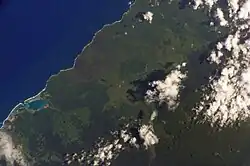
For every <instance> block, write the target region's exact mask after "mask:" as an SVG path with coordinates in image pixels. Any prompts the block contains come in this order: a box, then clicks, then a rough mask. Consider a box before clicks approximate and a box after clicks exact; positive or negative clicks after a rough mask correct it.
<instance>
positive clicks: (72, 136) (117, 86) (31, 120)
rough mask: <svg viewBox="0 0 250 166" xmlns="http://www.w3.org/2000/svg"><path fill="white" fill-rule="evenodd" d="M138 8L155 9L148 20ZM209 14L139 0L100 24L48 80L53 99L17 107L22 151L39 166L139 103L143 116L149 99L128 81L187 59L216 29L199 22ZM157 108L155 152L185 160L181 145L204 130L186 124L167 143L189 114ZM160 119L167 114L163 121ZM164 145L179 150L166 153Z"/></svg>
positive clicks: (80, 145) (86, 142) (84, 142)
mask: <svg viewBox="0 0 250 166" xmlns="http://www.w3.org/2000/svg"><path fill="white" fill-rule="evenodd" d="M140 11H151V12H153V13H154V18H153V23H152V24H149V23H148V22H143V23H139V22H138V20H136V19H135V15H136V14H137V12H140ZM206 21H208V18H207V17H206V15H205V14H204V13H203V12H202V11H193V10H192V9H189V8H185V9H182V10H180V9H179V8H178V2H172V4H169V3H168V2H166V1H162V2H161V3H160V6H157V7H153V8H152V7H150V6H149V5H148V2H147V1H146V0H137V2H136V4H135V5H134V6H133V7H132V8H131V10H130V11H129V13H128V14H126V15H125V16H124V18H123V19H122V21H121V22H119V23H116V24H114V25H112V26H107V27H105V28H104V29H103V30H102V31H101V32H100V33H98V34H97V35H96V37H95V39H94V40H93V42H92V43H91V45H89V46H88V47H86V49H85V50H84V51H83V52H82V53H81V54H80V55H79V57H78V59H77V61H76V65H75V67H74V69H71V70H67V71H62V72H60V73H59V74H58V75H56V76H54V77H52V78H51V79H50V80H49V81H48V86H47V88H46V91H45V92H44V95H45V94H46V98H47V99H48V100H49V102H50V105H52V106H53V107H51V108H47V109H43V110H41V111H39V112H35V113H30V112H23V113H20V115H18V117H17V119H16V120H15V121H14V122H13V126H14V128H13V129H11V132H12V133H13V135H14V136H16V138H17V141H19V142H21V143H22V144H23V145H24V147H28V148H25V152H26V154H27V156H28V157H29V158H30V159H32V160H33V159H34V160H35V161H36V163H35V165H36V166H44V165H46V166H52V165H61V162H62V160H63V155H64V154H65V153H73V152H78V151H80V150H82V149H88V148H90V147H91V146H92V144H93V142H95V141H96V140H97V138H98V137H100V136H104V135H106V134H107V133H108V132H109V131H110V130H111V129H114V128H116V127H117V126H118V125H119V120H118V119H119V118H120V117H122V116H123V117H134V116H135V115H137V113H138V112H139V110H140V109H142V110H144V112H146V116H145V117H148V116H147V115H149V114H150V112H151V111H152V109H151V107H148V106H147V105H146V104H145V103H144V102H143V101H137V102H131V101H130V100H129V99H128V97H127V96H128V93H127V91H128V90H129V89H131V88H133V86H134V85H133V84H132V82H133V81H135V80H137V79H141V78H144V77H146V75H147V74H150V73H151V72H152V71H154V70H158V69H159V70H163V71H167V68H168V67H171V65H172V64H174V63H180V62H183V61H188V60H189V58H190V57H192V56H194V58H196V59H198V58H199V57H198V56H199V54H197V52H202V51H203V50H204V48H205V50H206V49H207V47H208V44H210V43H211V42H214V41H216V40H217V38H218V37H221V36H217V35H218V34H217V33H215V32H212V31H211V29H210V28H209V27H208V26H206V25H204V24H202V23H203V22H206ZM125 25H126V26H125ZM132 26H134V28H133V27H132ZM125 32H126V33H127V35H125ZM221 35H222V34H221ZM194 68H195V70H197V68H196V66H194ZM194 77H195V74H194ZM190 84H191V82H190ZM42 95H43V94H42ZM183 100H184V99H183ZM185 100H186V101H188V100H191V99H190V98H188V99H185ZM191 103H192V102H191ZM162 109H163V110H162V111H164V113H162V114H161V117H163V119H160V120H159V122H157V123H156V124H155V125H156V132H157V133H158V134H159V135H160V136H161V138H160V139H161V144H159V147H156V150H157V151H159V152H163V153H159V155H158V154H157V156H159V157H160V158H159V159H158V157H157V160H158V161H159V162H160V161H161V160H164V161H169V162H170V161H171V162H174V163H175V162H177V163H178V164H177V165H180V164H183V163H184V165H185V162H187V161H189V159H187V158H185V156H186V155H189V154H182V152H179V151H178V149H179V148H180V150H182V149H183V148H184V149H185V148H187V149H188V148H192V147H189V146H192V145H194V144H195V143H196V142H192V140H195V141H197V142H198V141H201V140H202V139H203V137H205V136H206V134H205V135H203V136H201V137H200V139H201V140H200V139H198V138H196V139H193V137H192V135H194V134H195V133H194V134H193V133H192V132H188V131H186V130H185V132H184V133H185V134H184V135H183V137H182V138H181V144H180V145H179V144H177V145H176V144H175V145H171V144H172V143H173V139H176V137H178V136H179V132H180V131H181V130H184V129H185V127H186V125H187V124H182V125H180V123H179V121H181V120H183V121H188V120H186V118H187V117H186V116H185V114H184V113H183V112H185V110H184V111H183V110H182V112H181V110H178V111H179V112H178V111H177V113H176V114H175V113H170V112H167V111H166V110H164V108H162ZM161 120H166V121H167V123H166V125H163V124H162V123H161ZM188 122H189V121H188ZM202 127H206V126H202ZM197 130H199V131H203V130H204V131H207V129H206V128H205V129H202V128H200V129H197ZM197 130H194V132H196V131H197ZM199 131H198V132H199ZM186 139H187V140H186ZM197 139H198V140H197ZM204 140H207V139H206V138H204ZM190 141H191V142H190ZM205 143H206V142H205ZM186 144H187V145H186ZM207 146H209V145H207ZM167 147H169V148H167ZM195 147H196V146H195ZM198 148H199V147H198ZM206 148H207V147H206ZM167 149H168V150H167ZM169 149H177V150H176V151H174V152H173V153H170V150H169ZM194 150H195V148H194ZM205 151H206V150H205ZM185 152H186V151H184V152H183V153H185ZM208 152H209V151H208ZM197 153H198V152H197ZM175 155H176V156H175ZM197 155H199V154H197ZM202 155H203V154H200V156H201V157H200V158H202ZM132 156H133V155H132ZM166 156H167V157H166ZM177 156H181V157H180V158H179V159H178V158H176V157H177ZM161 157H162V158H161ZM125 158H126V157H125ZM168 159H169V160H168ZM119 160H121V158H118V160H117V161H119ZM180 162H183V163H180ZM199 164H202V165H204V164H206V161H201V162H199ZM117 165H119V164H117ZM158 165H159V164H158ZM163 165H166V163H164V164H163ZM193 165H194V164H193Z"/></svg>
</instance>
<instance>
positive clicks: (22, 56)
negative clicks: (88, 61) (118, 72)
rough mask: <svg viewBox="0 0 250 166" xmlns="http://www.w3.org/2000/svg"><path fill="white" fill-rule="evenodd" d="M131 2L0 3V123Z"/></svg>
mask: <svg viewBox="0 0 250 166" xmlns="http://www.w3.org/2000/svg"><path fill="white" fill-rule="evenodd" d="M128 3H129V0H119V1H116V0H91V1H86V0H74V1H69V0H38V1H34V0H0V72H1V79H0V93H1V94H0V122H2V121H3V120H4V119H5V118H6V117H7V116H8V114H9V113H10V111H11V109H12V108H13V107H14V106H15V105H17V104H18V103H20V102H23V101H24V100H25V99H27V98H29V97H31V96H33V95H35V94H37V93H38V92H39V91H41V90H42V89H43V88H44V87H45V84H46V81H47V80H48V78H49V77H50V76H51V75H52V74H57V73H58V72H59V70H61V69H66V68H70V67H72V65H73V63H74V59H75V58H76V56H77V54H78V53H79V52H81V50H82V49H83V47H84V46H85V45H86V44H88V43H89V42H90V41H91V39H92V37H93V35H94V33H95V32H97V31H98V30H99V29H101V28H102V27H103V25H104V24H108V23H112V22H114V21H117V20H120V18H121V16H122V14H123V13H124V12H125V11H127V10H128V8H129V5H128Z"/></svg>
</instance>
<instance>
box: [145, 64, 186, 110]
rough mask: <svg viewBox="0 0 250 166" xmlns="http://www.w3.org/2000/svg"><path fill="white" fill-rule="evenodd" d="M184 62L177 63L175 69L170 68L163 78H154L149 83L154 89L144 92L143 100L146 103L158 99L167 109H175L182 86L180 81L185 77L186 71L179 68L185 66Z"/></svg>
mask: <svg viewBox="0 0 250 166" xmlns="http://www.w3.org/2000/svg"><path fill="white" fill-rule="evenodd" d="M185 65H186V63H183V64H182V65H178V66H177V67H176V69H175V70H172V71H171V72H170V73H169V74H168V75H167V76H166V78H165V80H163V81H162V80H156V81H153V82H152V83H149V84H150V85H151V86H152V87H154V90H148V91H147V92H146V96H145V100H146V101H147V102H148V103H151V102H155V101H158V102H160V103H162V102H165V103H166V104H167V105H168V107H169V109H172V110H173V109H175V108H176V107H177V106H178V97H179V91H180V89H181V88H182V85H181V83H182V81H183V79H185V78H186V76H187V75H186V73H183V72H182V71H181V70H180V69H181V68H182V67H185Z"/></svg>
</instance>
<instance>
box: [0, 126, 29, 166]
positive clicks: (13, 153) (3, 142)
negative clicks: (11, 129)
mask: <svg viewBox="0 0 250 166" xmlns="http://www.w3.org/2000/svg"><path fill="white" fill-rule="evenodd" d="M1 130H2V129H1ZM20 149H21V148H20V147H19V146H17V145H15V144H14V143H13V141H12V138H11V137H10V136H9V135H8V134H7V133H6V132H4V131H0V158H4V159H5V160H6V162H7V164H8V166H13V165H14V162H17V163H18V164H20V165H21V166H28V165H29V164H28V163H27V162H26V161H25V159H24V156H23V154H22V152H21V150H20Z"/></svg>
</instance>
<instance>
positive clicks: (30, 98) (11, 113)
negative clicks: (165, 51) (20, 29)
mask: <svg viewBox="0 0 250 166" xmlns="http://www.w3.org/2000/svg"><path fill="white" fill-rule="evenodd" d="M130 2H131V1H129V3H130ZM135 3H136V0H133V2H132V3H131V4H129V7H128V10H127V11H126V12H124V13H123V14H122V16H121V19H120V20H117V21H114V22H113V23H109V24H105V25H103V27H102V28H101V29H100V30H98V31H97V32H95V33H94V35H93V37H92V40H91V41H90V42H89V43H88V44H87V45H85V46H84V47H83V49H82V51H81V52H80V53H79V54H78V55H77V56H76V58H75V59H74V63H73V66H72V67H70V68H67V69H61V70H60V71H59V72H58V73H57V74H52V75H51V76H50V77H49V78H48V80H47V81H46V84H45V87H44V88H43V89H42V90H41V91H40V92H38V93H37V94H36V95H34V96H31V97H29V98H27V99H25V100H24V101H23V102H22V103H18V104H17V105H16V106H15V107H14V108H13V109H12V110H11V111H10V113H9V114H8V116H7V117H6V118H5V119H4V121H3V122H0V125H1V126H0V130H3V129H4V124H5V122H6V121H7V120H9V119H10V118H11V116H13V112H14V111H15V110H16V109H17V108H18V107H19V106H20V105H22V104H23V103H24V102H25V101H28V100H32V99H34V98H36V97H37V96H39V95H40V94H41V93H42V92H44V91H46V89H47V86H48V83H49V81H50V79H52V78H53V77H56V76H58V75H59V74H60V73H62V72H65V71H69V70H72V69H74V68H75V64H76V61H77V59H78V57H79V56H80V55H81V53H82V52H84V51H85V49H86V48H87V47H89V46H90V45H91V44H92V43H93V41H94V40H95V38H96V35H98V33H100V32H101V31H102V30H103V29H105V28H106V27H109V26H112V25H114V24H116V23H119V22H121V21H122V20H123V18H124V16H125V15H127V14H128V13H129V11H130V10H131V8H132V7H133V6H134V5H135Z"/></svg>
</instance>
